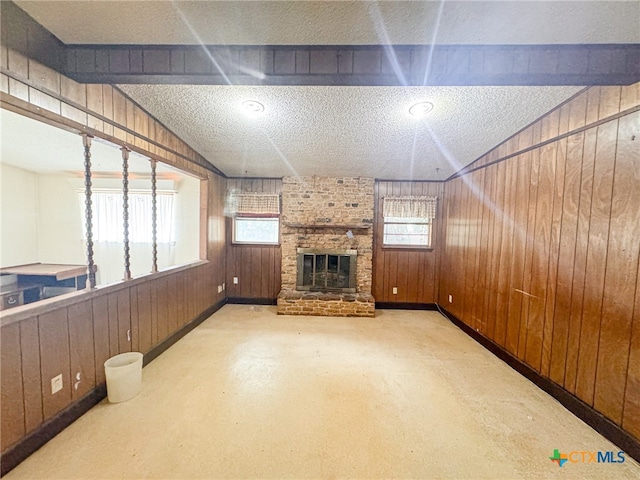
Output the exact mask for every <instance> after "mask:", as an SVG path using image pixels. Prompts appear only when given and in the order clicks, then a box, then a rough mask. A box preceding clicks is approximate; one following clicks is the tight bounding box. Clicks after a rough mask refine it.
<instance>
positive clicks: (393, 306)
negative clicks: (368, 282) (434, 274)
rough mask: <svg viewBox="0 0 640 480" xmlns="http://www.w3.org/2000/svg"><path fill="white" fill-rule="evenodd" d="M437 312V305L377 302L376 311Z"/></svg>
mask: <svg viewBox="0 0 640 480" xmlns="http://www.w3.org/2000/svg"><path fill="white" fill-rule="evenodd" d="M378 309H388V310H437V309H438V306H437V305H436V304H435V303H406V302H376V310H378Z"/></svg>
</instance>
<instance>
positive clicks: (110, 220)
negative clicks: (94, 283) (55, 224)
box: [80, 191, 175, 285]
mask: <svg viewBox="0 0 640 480" xmlns="http://www.w3.org/2000/svg"><path fill="white" fill-rule="evenodd" d="M91 199H92V213H93V221H92V223H93V241H94V248H93V250H94V261H95V264H96V265H97V266H98V275H97V278H98V284H101V285H104V284H107V283H113V282H117V281H120V280H122V279H123V277H124V218H123V210H124V209H123V199H122V192H119V191H118V192H115V191H114V192H110V191H97V192H93V194H92V195H91ZM156 199H157V202H156V204H157V242H158V268H159V269H162V268H165V267H168V266H170V265H173V264H174V258H173V257H174V254H175V252H174V250H175V248H174V243H173V242H174V228H173V225H174V213H173V208H174V205H173V203H174V202H173V194H172V193H159V194H158V195H157V196H156ZM80 202H81V205H82V224H83V230H84V233H85V238H86V225H85V219H84V194H81V195H80ZM152 238H153V237H152V225H151V193H139V192H136V193H130V194H129V242H130V243H129V249H130V256H131V267H130V268H131V274H132V275H133V276H134V277H136V276H139V275H142V274H145V273H149V272H150V271H151V268H152V248H153V243H152Z"/></svg>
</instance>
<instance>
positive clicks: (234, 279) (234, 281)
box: [233, 277, 238, 285]
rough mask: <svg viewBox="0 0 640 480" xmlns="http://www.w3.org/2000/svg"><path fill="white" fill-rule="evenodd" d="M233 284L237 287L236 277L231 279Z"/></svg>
mask: <svg viewBox="0 0 640 480" xmlns="http://www.w3.org/2000/svg"><path fill="white" fill-rule="evenodd" d="M233 284H234V285H237V284H238V277H233Z"/></svg>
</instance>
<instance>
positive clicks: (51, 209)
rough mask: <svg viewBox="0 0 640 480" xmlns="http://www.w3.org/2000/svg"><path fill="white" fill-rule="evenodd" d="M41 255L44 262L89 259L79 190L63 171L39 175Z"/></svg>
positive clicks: (75, 261) (80, 262)
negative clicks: (60, 173) (86, 251)
mask: <svg viewBox="0 0 640 480" xmlns="http://www.w3.org/2000/svg"><path fill="white" fill-rule="evenodd" d="M38 191H39V202H38V207H39V208H38V211H39V215H38V230H39V231H40V233H41V235H40V238H39V242H38V253H39V255H38V258H39V262H41V263H68V264H76V265H84V264H85V262H86V256H85V246H84V239H83V232H82V223H81V222H82V219H83V218H84V214H83V212H81V204H80V200H79V193H78V191H77V190H76V189H75V188H74V186H73V185H72V184H71V182H70V181H69V179H68V178H67V177H66V176H63V175H59V174H58V175H56V174H50V175H46V174H40V175H38Z"/></svg>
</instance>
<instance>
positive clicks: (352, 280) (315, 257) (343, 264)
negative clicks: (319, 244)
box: [296, 248, 358, 293]
mask: <svg viewBox="0 0 640 480" xmlns="http://www.w3.org/2000/svg"><path fill="white" fill-rule="evenodd" d="M357 256H358V252H357V251H356V250H318V249H313V248H299V249H298V279H297V283H296V288H297V289H298V290H316V291H325V292H350V293H355V291H356V259H357Z"/></svg>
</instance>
